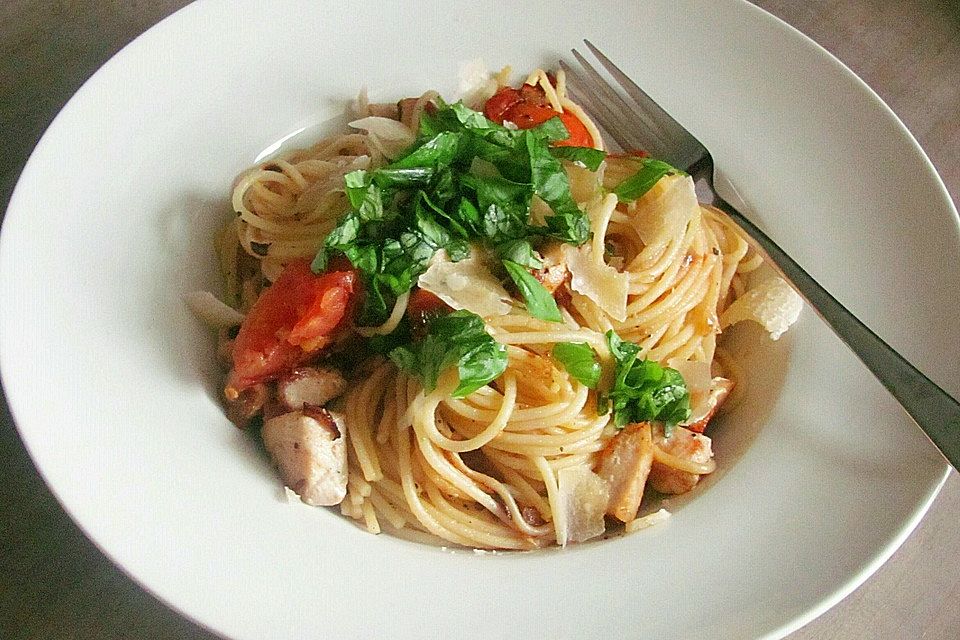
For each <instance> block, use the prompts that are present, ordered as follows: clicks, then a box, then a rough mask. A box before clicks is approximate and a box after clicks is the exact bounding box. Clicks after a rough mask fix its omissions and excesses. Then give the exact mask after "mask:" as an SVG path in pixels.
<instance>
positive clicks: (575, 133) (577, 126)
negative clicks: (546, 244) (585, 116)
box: [553, 111, 593, 147]
mask: <svg viewBox="0 0 960 640" xmlns="http://www.w3.org/2000/svg"><path fill="white" fill-rule="evenodd" d="M560 120H561V121H562V122H563V125H564V126H565V127H566V128H567V131H568V132H569V133H570V137H569V138H567V139H566V140H558V141H557V142H554V143H553V146H555V147H592V146H593V136H591V135H590V132H589V131H587V127H586V126H585V125H584V124H583V123H582V122H580V118H578V117H577V116H575V115H573V114H572V113H570V112H569V111H564V112H563V113H561V114H560Z"/></svg>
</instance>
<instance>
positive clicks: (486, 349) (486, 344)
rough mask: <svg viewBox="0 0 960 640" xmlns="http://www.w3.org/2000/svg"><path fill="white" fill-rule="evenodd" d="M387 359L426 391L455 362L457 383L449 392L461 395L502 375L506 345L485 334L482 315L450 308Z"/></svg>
mask: <svg viewBox="0 0 960 640" xmlns="http://www.w3.org/2000/svg"><path fill="white" fill-rule="evenodd" d="M390 359H391V360H393V362H394V363H395V364H396V365H397V366H398V367H399V368H400V369H401V370H402V371H405V372H407V373H409V374H411V375H413V376H415V377H417V378H418V379H419V380H420V381H421V382H422V383H423V387H424V389H425V390H426V391H427V392H430V391H433V390H434V389H435V388H436V387H437V379H438V378H439V377H440V374H441V373H443V372H444V371H445V370H447V369H448V368H450V367H452V366H454V365H456V367H457V372H458V373H459V375H460V383H459V384H458V385H457V388H456V389H454V391H453V393H452V394H451V395H452V396H453V397H454V398H462V397H464V396H467V395H469V394H471V393H473V392H474V391H476V390H477V389H479V388H480V387H482V386H483V385H485V384H487V383H488V382H490V381H491V380H495V379H496V378H498V377H500V375H501V374H503V372H504V371H505V370H506V368H507V348H506V347H505V346H504V345H502V344H500V343H499V342H497V341H496V340H494V339H493V338H492V337H491V336H490V334H489V333H487V331H486V329H484V325H483V318H481V317H480V316H478V315H476V314H475V313H471V312H469V311H454V312H453V313H450V314H447V315H445V316H439V317H437V318H435V319H433V320H432V321H431V322H430V324H429V325H428V327H427V335H426V336H425V337H424V338H423V339H422V340H420V341H419V342H416V343H413V344H408V345H403V346H399V347H396V348H394V349H393V350H391V351H390Z"/></svg>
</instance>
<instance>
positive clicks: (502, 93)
mask: <svg viewBox="0 0 960 640" xmlns="http://www.w3.org/2000/svg"><path fill="white" fill-rule="evenodd" d="M521 100H523V97H522V96H521V95H520V92H519V91H518V90H517V89H514V88H512V87H503V88H502V89H500V90H499V91H497V92H496V93H495V94H493V95H492V96H491V97H490V99H488V100H487V103H486V104H485V105H484V106H483V115H485V116H487V118H489V119H490V120H493V121H494V122H496V123H497V124H503V116H504V114H505V113H506V112H507V110H509V109H510V107H512V106H513V105H515V104H517V103H518V102H520V101H521Z"/></svg>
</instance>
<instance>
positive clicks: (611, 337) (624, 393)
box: [606, 331, 690, 434]
mask: <svg viewBox="0 0 960 640" xmlns="http://www.w3.org/2000/svg"><path fill="white" fill-rule="evenodd" d="M606 335H607V344H608V345H609V347H610V353H611V355H613V358H614V360H615V362H616V368H615V372H616V373H615V376H614V382H613V388H612V389H610V392H609V394H608V397H609V401H610V402H611V403H612V404H613V422H614V424H615V425H616V426H617V427H623V426H626V425H627V424H630V423H634V422H644V421H647V420H657V421H660V422H663V424H664V432H665V433H667V434H669V432H670V430H671V429H672V428H673V427H674V425H676V424H678V423H680V422H683V421H684V420H686V419H687V418H688V417H690V393H689V392H688V391H687V385H686V383H685V382H684V380H683V376H681V375H680V372H679V371H677V370H676V369H671V368H669V367H662V366H660V365H659V364H657V363H656V362H654V361H653V360H640V359H638V358H637V355H638V354H639V353H640V347H639V346H638V345H636V344H634V343H632V342H627V341H625V340H622V339H621V338H620V336H618V335H617V334H616V333H614V332H613V331H608V332H607V334H606Z"/></svg>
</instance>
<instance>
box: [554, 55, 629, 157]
mask: <svg viewBox="0 0 960 640" xmlns="http://www.w3.org/2000/svg"><path fill="white" fill-rule="evenodd" d="M560 68H561V69H563V70H564V71H565V72H566V74H567V77H569V78H570V79H571V80H573V82H572V83H568V84H567V91H569V92H570V96H571V97H572V98H573V99H574V100H576V101H577V102H579V103H580V104H581V105H582V106H583V107H584V108H585V109H587V110H588V112H590V113H595V114H597V116H598V119H600V120H602V121H603V122H604V124H602V125H601V126H602V127H603V128H604V130H605V131H606V132H607V133H608V134H610V136H611V137H612V138H613V139H614V140H615V141H616V142H617V144H619V145H620V146H621V147H622V148H623V150H624V151H628V150H630V149H639V148H640V147H641V144H642V141H641V140H640V138H639V137H638V136H637V135H636V131H635V128H634V127H629V126H627V122H626V120H625V119H624V118H623V116H621V115H620V114H618V113H617V112H616V111H614V110H613V109H612V107H611V106H610V105H611V104H613V103H616V102H618V101H619V102H621V103H622V98H620V96H616V95H614V96H612V97H611V96H610V95H609V94H607V92H608V91H610V88H609V87H606V86H605V85H601V86H600V87H598V88H597V89H596V93H593V92H591V91H581V90H578V89H577V88H576V87H575V85H579V86H581V87H583V88H585V89H586V88H592V87H593V86H594V83H593V82H592V80H591V79H588V78H584V77H583V76H581V75H580V73H579V72H578V71H576V70H574V69H573V68H572V67H570V66H569V65H567V64H566V63H565V62H563V61H562V60H561V61H560ZM600 93H603V94H604V96H602V97H601V96H600V95H599V94H600Z"/></svg>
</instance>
